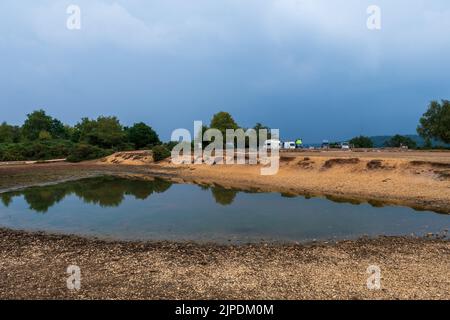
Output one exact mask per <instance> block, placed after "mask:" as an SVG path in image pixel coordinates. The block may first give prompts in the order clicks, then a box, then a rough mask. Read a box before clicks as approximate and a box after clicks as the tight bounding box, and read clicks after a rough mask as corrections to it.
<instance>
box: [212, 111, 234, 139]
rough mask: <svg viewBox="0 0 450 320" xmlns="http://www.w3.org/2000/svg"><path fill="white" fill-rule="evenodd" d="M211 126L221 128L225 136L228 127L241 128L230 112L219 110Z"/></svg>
mask: <svg viewBox="0 0 450 320" xmlns="http://www.w3.org/2000/svg"><path fill="white" fill-rule="evenodd" d="M209 127H210V128H214V129H218V130H220V132H222V134H223V136H224V137H225V132H226V131H225V130H226V129H234V130H236V129H237V128H239V126H238V125H237V123H236V122H235V121H234V119H233V117H232V116H231V115H230V114H229V113H228V112H223V111H221V112H218V113H216V114H215V115H214V116H213V118H212V119H211V123H210V125H209Z"/></svg>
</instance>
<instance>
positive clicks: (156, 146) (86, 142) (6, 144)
mask: <svg viewBox="0 0 450 320" xmlns="http://www.w3.org/2000/svg"><path fill="white" fill-rule="evenodd" d="M208 128H214V129H218V130H219V131H221V132H222V134H223V135H224V136H225V131H226V129H238V128H242V129H244V131H245V130H246V128H243V127H241V126H239V125H238V124H237V123H236V121H235V120H234V119H233V117H232V116H231V115H230V114H229V113H228V112H223V111H221V112H218V113H216V114H214V115H213V117H212V119H211V121H210V123H209V126H203V128H202V131H201V134H202V135H203V133H204V132H205V131H206V130H207V129H208ZM253 129H255V130H256V131H257V132H258V130H260V129H267V130H268V131H269V132H270V129H269V128H268V127H267V126H264V125H263V124H261V123H256V124H255V126H254V127H253ZM417 132H418V134H419V135H420V136H421V137H423V138H424V139H425V146H424V147H425V148H431V147H432V140H437V141H441V142H443V143H446V144H449V143H450V101H449V100H442V101H441V102H438V101H432V102H430V104H429V106H428V109H427V111H426V112H425V113H424V114H423V116H422V117H421V118H420V120H419V125H418V127H417ZM268 138H269V139H270V133H269V136H268ZM176 143H177V142H168V143H162V141H161V140H160V138H159V136H158V134H157V133H156V132H155V130H153V128H152V127H151V126H149V125H147V124H145V123H143V122H138V123H135V124H133V125H132V126H130V127H127V126H123V125H122V124H121V123H120V121H119V119H118V118H117V117H114V116H109V117H107V116H99V117H98V118H97V119H89V118H82V119H81V120H80V121H79V122H78V123H77V124H76V125H75V126H70V125H67V124H63V123H62V122H61V121H60V120H58V119H56V118H54V117H52V116H50V115H48V114H47V113H46V112H45V111H44V110H36V111H34V112H32V113H30V114H28V115H27V117H26V119H25V121H24V123H23V125H22V126H15V125H10V124H8V123H6V122H3V123H2V124H0V161H20V160H46V159H55V158H67V160H68V161H74V162H77V161H82V160H89V159H96V158H101V157H103V156H106V155H108V154H111V153H113V152H115V151H126V150H139V149H152V150H153V157H154V158H155V160H157V161H158V160H161V159H164V158H166V157H168V156H169V155H170V150H171V148H172V147H173V146H174V145H175V144H176ZM205 143H206V144H207V143H209V142H205ZM258 143H259V141H258ZM350 144H351V145H353V146H354V147H356V148H372V147H373V141H372V140H371V139H370V138H369V137H365V136H359V137H355V138H353V139H351V140H350ZM385 146H386V147H400V146H407V147H408V148H412V149H414V148H417V144H416V142H415V141H414V140H412V139H411V138H409V137H406V136H401V135H395V136H393V137H392V138H391V139H390V140H388V141H387V142H386V143H385Z"/></svg>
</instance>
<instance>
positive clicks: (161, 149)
mask: <svg viewBox="0 0 450 320" xmlns="http://www.w3.org/2000/svg"><path fill="white" fill-rule="evenodd" d="M152 152H153V160H154V161H161V160H164V159H166V158H168V157H170V151H169V149H167V147H165V146H162V145H160V146H156V147H153V149H152Z"/></svg>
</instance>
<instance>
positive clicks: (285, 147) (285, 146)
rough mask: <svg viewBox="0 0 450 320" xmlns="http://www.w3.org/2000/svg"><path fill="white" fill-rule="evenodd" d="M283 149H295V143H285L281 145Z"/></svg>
mask: <svg viewBox="0 0 450 320" xmlns="http://www.w3.org/2000/svg"><path fill="white" fill-rule="evenodd" d="M283 148H284V149H295V142H294V141H285V142H284V143H283Z"/></svg>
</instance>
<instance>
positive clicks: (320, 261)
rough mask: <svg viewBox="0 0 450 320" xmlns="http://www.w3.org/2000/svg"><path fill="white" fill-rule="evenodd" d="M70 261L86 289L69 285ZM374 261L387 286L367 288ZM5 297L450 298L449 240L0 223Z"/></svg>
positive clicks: (0, 282)
mask: <svg viewBox="0 0 450 320" xmlns="http://www.w3.org/2000/svg"><path fill="white" fill-rule="evenodd" d="M69 265H77V266H79V267H80V270H81V289H80V290H69V289H68V288H67V278H68V277H69V275H68V274H67V273H66V271H67V267H68V266H69ZM369 265H377V266H378V267H379V268H380V269H381V289H379V290H369V289H368V288H367V279H368V277H369V276H370V274H368V273H367V268H368V267H369ZM0 298H1V299H449V298H450V242H449V241H448V240H443V239H436V238H433V239H429V238H409V237H380V238H376V239H360V240H351V241H341V242H339V243H333V244H328V243H317V244H310V245H295V244H283V245H282V244H257V245H240V246H237V245H214V244H195V243H171V242H110V241H103V240H98V239H89V238H81V237H77V236H67V235H49V234H44V233H29V232H22V231H12V230H9V229H0Z"/></svg>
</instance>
